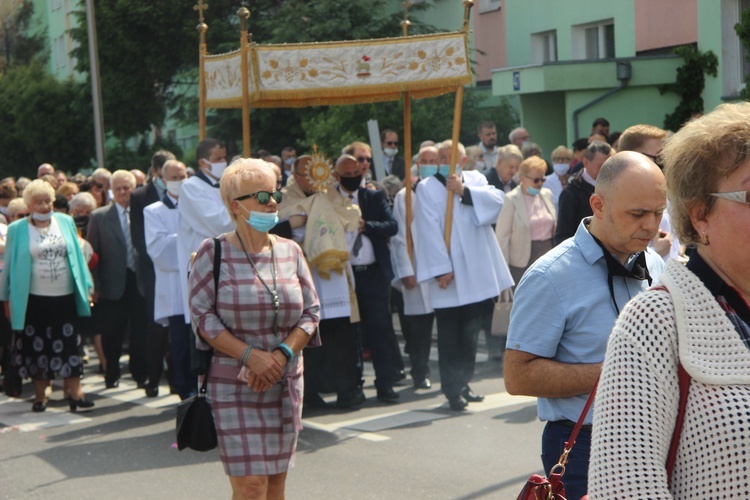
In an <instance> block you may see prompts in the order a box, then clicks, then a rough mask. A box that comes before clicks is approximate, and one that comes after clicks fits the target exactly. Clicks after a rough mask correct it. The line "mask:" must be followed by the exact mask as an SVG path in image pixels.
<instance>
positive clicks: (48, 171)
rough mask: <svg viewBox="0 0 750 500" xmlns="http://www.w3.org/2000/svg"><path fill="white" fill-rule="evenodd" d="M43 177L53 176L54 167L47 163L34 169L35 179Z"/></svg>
mask: <svg viewBox="0 0 750 500" xmlns="http://www.w3.org/2000/svg"><path fill="white" fill-rule="evenodd" d="M45 175H55V167H53V166H52V165H50V164H49V163H42V164H41V165H39V168H37V169H36V178H37V179H41V178H42V176H45Z"/></svg>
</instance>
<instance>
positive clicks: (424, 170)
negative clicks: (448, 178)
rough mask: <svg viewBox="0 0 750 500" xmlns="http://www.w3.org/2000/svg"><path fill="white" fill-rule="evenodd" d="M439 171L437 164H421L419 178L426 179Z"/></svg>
mask: <svg viewBox="0 0 750 500" xmlns="http://www.w3.org/2000/svg"><path fill="white" fill-rule="evenodd" d="M437 172H438V168H437V165H420V166H419V178H420V179H426V178H428V177H432V176H433V175H435V174H436V173H437Z"/></svg>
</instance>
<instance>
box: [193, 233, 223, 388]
mask: <svg viewBox="0 0 750 500" xmlns="http://www.w3.org/2000/svg"><path fill="white" fill-rule="evenodd" d="M220 272H221V243H220V242H219V238H214V307H216V298H217V296H218V294H219V273H220ZM193 335H195V336H196V337H199V335H198V332H197V331H193ZM189 344H190V369H191V370H192V371H193V373H194V374H196V375H206V374H207V373H208V368H209V366H211V358H212V357H213V355H214V350H213V349H198V347H196V345H195V339H193V342H189Z"/></svg>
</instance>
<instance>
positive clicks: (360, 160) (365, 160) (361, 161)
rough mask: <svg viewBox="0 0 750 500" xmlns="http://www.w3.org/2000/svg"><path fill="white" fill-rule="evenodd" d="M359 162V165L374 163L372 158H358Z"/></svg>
mask: <svg viewBox="0 0 750 500" xmlns="http://www.w3.org/2000/svg"><path fill="white" fill-rule="evenodd" d="M357 161H358V162H359V163H364V162H367V163H372V156H357Z"/></svg>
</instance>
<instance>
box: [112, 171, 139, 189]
mask: <svg viewBox="0 0 750 500" xmlns="http://www.w3.org/2000/svg"><path fill="white" fill-rule="evenodd" d="M120 179H124V180H127V181H128V182H129V183H130V187H131V188H133V189H135V185H136V181H135V175H133V173H132V172H130V171H129V170H115V171H114V173H113V174H112V177H111V178H110V179H109V185H110V187H112V186H113V185H114V183H115V182H116V181H119V180H120Z"/></svg>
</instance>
